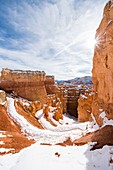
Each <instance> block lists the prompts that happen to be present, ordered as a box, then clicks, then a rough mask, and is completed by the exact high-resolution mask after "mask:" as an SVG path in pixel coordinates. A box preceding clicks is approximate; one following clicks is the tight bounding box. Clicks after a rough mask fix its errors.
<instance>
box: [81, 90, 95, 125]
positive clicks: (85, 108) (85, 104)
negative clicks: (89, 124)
mask: <svg viewBox="0 0 113 170" xmlns="http://www.w3.org/2000/svg"><path fill="white" fill-rule="evenodd" d="M92 101H93V93H92V92H91V91H87V92H86V93H85V94H84V95H83V94H81V95H80V97H79V99H78V121H79V122H86V121H90V120H91V113H92Z"/></svg>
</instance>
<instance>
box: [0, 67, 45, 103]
mask: <svg viewBox="0 0 113 170" xmlns="http://www.w3.org/2000/svg"><path fill="white" fill-rule="evenodd" d="M45 79H46V75H45V72H44V71H30V70H25V71H24V70H10V69H2V72H1V81H0V88H1V89H3V90H5V91H7V92H14V93H15V94H16V95H17V96H21V97H22V98H26V99H28V100H31V101H32V100H40V101H41V102H42V103H45V102H46V99H47V93H46V89H45Z"/></svg>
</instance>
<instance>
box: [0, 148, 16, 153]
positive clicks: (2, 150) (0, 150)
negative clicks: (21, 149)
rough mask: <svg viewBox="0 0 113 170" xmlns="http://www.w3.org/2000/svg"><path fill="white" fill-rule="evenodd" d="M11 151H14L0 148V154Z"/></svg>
mask: <svg viewBox="0 0 113 170" xmlns="http://www.w3.org/2000/svg"><path fill="white" fill-rule="evenodd" d="M11 150H14V149H13V148H8V149H6V148H0V153H3V152H9V151H11Z"/></svg>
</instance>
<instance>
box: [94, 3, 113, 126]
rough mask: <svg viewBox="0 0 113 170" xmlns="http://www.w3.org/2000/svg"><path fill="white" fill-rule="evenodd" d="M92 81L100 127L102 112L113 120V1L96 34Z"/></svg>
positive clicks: (107, 8) (105, 12)
mask: <svg viewBox="0 0 113 170" xmlns="http://www.w3.org/2000/svg"><path fill="white" fill-rule="evenodd" d="M96 40H97V44H96V45H95V50H94V58H93V70H92V80H93V87H94V91H95V97H94V100H93V105H92V106H93V107H92V112H93V114H94V116H95V118H96V120H97V122H98V124H99V125H102V121H101V120H100V118H99V114H100V111H99V109H103V110H105V111H106V114H107V117H109V118H112V119H113V1H111V0H110V1H109V2H108V3H107V4H106V6H105V8H104V13H103V18H102V21H101V23H100V25H99V28H98V29H97V32H96Z"/></svg>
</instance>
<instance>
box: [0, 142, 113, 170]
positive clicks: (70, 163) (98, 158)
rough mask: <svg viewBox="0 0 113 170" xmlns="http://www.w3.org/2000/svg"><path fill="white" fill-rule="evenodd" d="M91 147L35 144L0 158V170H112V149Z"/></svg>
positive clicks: (90, 145)
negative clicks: (92, 149) (92, 148)
mask: <svg viewBox="0 0 113 170" xmlns="http://www.w3.org/2000/svg"><path fill="white" fill-rule="evenodd" d="M91 147H92V144H91V143H89V144H86V145H83V146H67V147H62V146H57V145H56V146H44V145H39V144H38V143H35V144H34V145H32V146H30V147H28V148H26V149H23V150H22V151H20V152H19V153H17V154H14V155H11V154H9V155H5V156H0V170H25V169H27V170H32V169H33V170H37V169H39V170H58V169H59V170H63V169H65V170H74V169H78V170H113V164H110V162H109V161H110V159H111V156H112V155H111V153H110V151H111V150H112V149H113V147H109V146H104V147H103V148H102V149H98V150H94V151H90V148H91ZM56 153H58V154H59V157H58V156H57V154H56Z"/></svg>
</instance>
